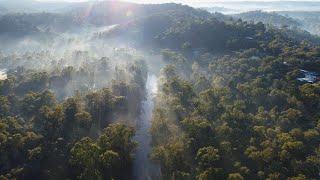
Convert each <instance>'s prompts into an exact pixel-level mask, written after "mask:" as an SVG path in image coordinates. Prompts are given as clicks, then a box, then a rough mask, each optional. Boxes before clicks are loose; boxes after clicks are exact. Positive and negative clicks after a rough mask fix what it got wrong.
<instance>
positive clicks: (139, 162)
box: [133, 74, 160, 180]
mask: <svg viewBox="0 0 320 180" xmlns="http://www.w3.org/2000/svg"><path fill="white" fill-rule="evenodd" d="M157 82H158V79H157V77H156V76H155V75H151V74H149V75H148V79H147V84H146V90H147V95H146V99H145V100H144V101H143V102H142V112H141V115H140V117H139V119H138V123H137V132H136V135H135V137H134V140H135V141H137V142H138V147H137V150H136V152H135V160H134V162H133V177H134V178H133V179H135V180H151V179H159V175H160V168H159V166H157V165H156V164H154V163H152V162H151V161H150V160H149V154H150V152H151V144H150V143H151V135H150V134H149V129H150V127H151V119H152V111H153V108H154V102H153V98H154V96H155V95H156V93H157V90H158V89H157V88H158V84H157Z"/></svg>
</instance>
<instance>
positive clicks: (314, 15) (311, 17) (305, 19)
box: [278, 11, 320, 35]
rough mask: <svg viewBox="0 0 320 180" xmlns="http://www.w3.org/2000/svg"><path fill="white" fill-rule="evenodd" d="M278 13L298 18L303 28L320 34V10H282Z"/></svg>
mask: <svg viewBox="0 0 320 180" xmlns="http://www.w3.org/2000/svg"><path fill="white" fill-rule="evenodd" d="M278 13H279V14H281V15H283V16H286V17H291V18H294V19H296V20H297V21H298V22H299V23H300V24H301V25H302V28H303V29H305V30H307V31H309V32H311V33H313V34H317V35H320V11H311V12H308V11H282V12H278Z"/></svg>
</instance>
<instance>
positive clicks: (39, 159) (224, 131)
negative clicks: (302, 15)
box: [0, 2, 320, 180]
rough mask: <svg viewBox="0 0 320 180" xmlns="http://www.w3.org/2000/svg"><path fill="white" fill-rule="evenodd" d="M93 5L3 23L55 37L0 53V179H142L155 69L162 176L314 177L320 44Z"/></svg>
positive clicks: (25, 34)
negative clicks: (142, 125)
mask: <svg viewBox="0 0 320 180" xmlns="http://www.w3.org/2000/svg"><path fill="white" fill-rule="evenodd" d="M88 6H89V7H90V10H91V11H89V13H84V12H87V10H88V9H87V7H88ZM88 6H87V4H85V3H83V4H81V5H79V6H76V7H74V8H71V9H72V10H70V11H68V12H64V13H32V14H30V13H25V14H7V15H4V16H1V17H0V35H2V36H6V39H7V40H10V39H11V38H12V39H13V38H14V39H15V42H19V41H20V40H21V41H23V42H24V41H25V38H27V39H28V40H29V39H32V40H35V39H36V41H37V43H39V44H41V43H42V41H45V42H46V43H47V45H46V46H43V47H42V48H43V49H37V48H36V47H37V46H35V48H33V51H27V50H25V49H21V50H20V49H10V51H4V52H3V53H0V70H1V69H5V71H6V77H5V78H3V79H1V80H0V154H1V156H0V179H45V178H49V179H133V178H132V165H133V163H132V162H133V160H134V158H135V157H134V153H135V150H136V148H137V146H138V145H139V144H137V142H135V141H134V140H133V137H134V136H135V132H136V128H137V127H136V126H135V123H136V121H137V118H138V117H139V114H140V113H142V107H141V105H142V102H143V101H144V100H145V98H146V81H147V78H148V73H150V72H151V71H152V73H155V74H157V75H158V81H159V87H158V92H157V94H156V95H155V98H154V102H155V108H154V110H153V116H152V125H151V128H150V130H149V132H150V134H151V137H152V143H151V146H152V152H151V154H150V155H149V158H150V160H151V161H152V162H153V163H155V164H157V165H159V166H160V171H161V173H160V175H159V177H158V178H159V179H174V180H178V179H181V180H182V179H183V180H187V179H199V180H211V179H229V180H234V179H270V180H271V179H275V180H276V179H288V180H300V179H301V180H302V179H318V178H319V173H320V172H319V171H320V146H319V144H320V114H319V112H320V84H319V73H320V46H319V42H320V41H319V39H318V38H317V37H315V36H312V35H310V34H308V33H307V34H301V32H297V31H295V30H292V29H287V28H280V29H278V28H276V27H269V26H267V25H265V24H263V23H262V22H257V23H253V22H247V21H244V20H241V19H235V18H232V17H229V16H225V15H222V14H217V13H216V14H211V13H208V12H206V11H204V10H200V9H194V8H191V7H188V6H183V5H178V4H161V5H137V4H131V3H117V2H98V3H96V4H94V3H93V4H89V5H88ZM65 24H67V26H65ZM2 25H3V26H2ZM110 25H114V28H113V29H112V31H109V30H108V31H107V30H106V31H102V32H100V31H99V32H97V31H96V30H97V29H99V28H105V27H110ZM74 31H75V32H74ZM91 31H92V32H91ZM88 32H89V33H88ZM72 33H73V36H70V37H69V36H67V34H72ZM88 34H89V35H88ZM39 37H41V38H39ZM43 37H44V39H45V40H44V39H43ZM123 41H124V42H123ZM32 42H33V41H32ZM19 43H20V44H19V45H21V42H19ZM33 43H34V42H33ZM121 43H124V44H125V45H126V46H128V44H130V45H132V46H133V47H130V48H118V47H116V46H117V45H118V44H121ZM34 44H36V43H34ZM48 44H49V46H48ZM32 45H33V44H32ZM32 45H30V46H32ZM2 46H3V47H5V46H4V45H2ZM2 46H1V47H2ZM47 46H48V47H47ZM73 46H75V47H73ZM13 47H19V46H18V45H17V46H13ZM45 48H47V49H45ZM77 48H80V49H81V50H77ZM44 49H45V50H44ZM87 49H89V50H87ZM135 49H139V50H141V51H142V52H143V53H141V54H142V55H141V54H139V53H137V52H139V50H135ZM0 52H1V49H0ZM106 54H107V55H106ZM159 57H160V58H159ZM163 64H164V65H165V66H164V67H163V68H162V65H163ZM304 76H311V80H309V79H310V77H309V79H307V80H305V79H303V77H304ZM149 177H152V176H151V175H150V176H149Z"/></svg>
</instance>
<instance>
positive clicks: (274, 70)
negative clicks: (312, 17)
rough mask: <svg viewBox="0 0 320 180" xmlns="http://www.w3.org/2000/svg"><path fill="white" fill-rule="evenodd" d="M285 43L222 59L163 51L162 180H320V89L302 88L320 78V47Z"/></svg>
mask: <svg viewBox="0 0 320 180" xmlns="http://www.w3.org/2000/svg"><path fill="white" fill-rule="evenodd" d="M280 35H281V34H280ZM282 38H283V37H278V36H275V37H274V39H273V40H272V41H271V42H269V40H266V41H263V42H260V44H259V47H260V48H258V49H248V50H244V51H239V52H234V53H230V54H227V55H221V56H213V55H210V54H202V55H200V56H197V57H195V58H187V57H185V56H184V55H183V54H185V52H184V51H181V53H182V54H180V53H179V52H172V51H170V50H165V51H163V57H164V59H165V60H166V61H167V62H169V63H171V65H168V66H166V67H165V68H164V69H163V70H162V75H161V85H160V88H161V91H160V93H159V94H158V96H157V98H156V109H155V111H154V116H153V122H152V127H151V130H150V131H151V134H152V138H153V152H152V154H151V159H152V160H154V161H155V162H158V163H159V164H160V165H161V171H162V175H163V178H164V179H208V180H209V179H317V178H318V177H319V167H320V149H319V144H320V141H319V138H320V129H319V123H320V119H319V118H320V114H319V112H320V109H319V108H320V104H319V102H320V99H319V98H320V96H319V95H320V91H319V88H320V84H319V81H318V82H315V83H306V82H300V81H298V80H297V78H298V77H301V76H303V74H302V73H301V71H300V70H301V69H308V70H312V71H316V72H319V67H320V66H319V57H320V56H319V55H320V54H319V50H318V49H319V47H317V46H313V45H310V44H309V45H306V44H305V43H306V42H305V43H301V44H299V43H296V42H295V41H291V42H290V41H289V40H286V41H284V40H281V39H282ZM276 42H277V43H276ZM185 55H186V56H187V54H185ZM185 62H188V63H185ZM311 64H312V65H311ZM182 67H183V68H182Z"/></svg>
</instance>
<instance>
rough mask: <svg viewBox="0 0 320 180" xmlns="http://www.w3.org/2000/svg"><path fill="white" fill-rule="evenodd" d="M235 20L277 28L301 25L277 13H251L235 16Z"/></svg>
mask: <svg viewBox="0 0 320 180" xmlns="http://www.w3.org/2000/svg"><path fill="white" fill-rule="evenodd" d="M233 16H234V17H235V18H240V19H242V20H244V21H253V22H262V23H264V24H266V25H272V26H276V27H284V26H285V27H289V28H297V27H299V26H300V25H301V24H300V23H299V22H298V21H297V20H295V19H293V18H290V17H285V16H282V15H280V14H277V13H275V12H272V13H268V12H263V11H250V12H245V13H240V14H236V15H233Z"/></svg>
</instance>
